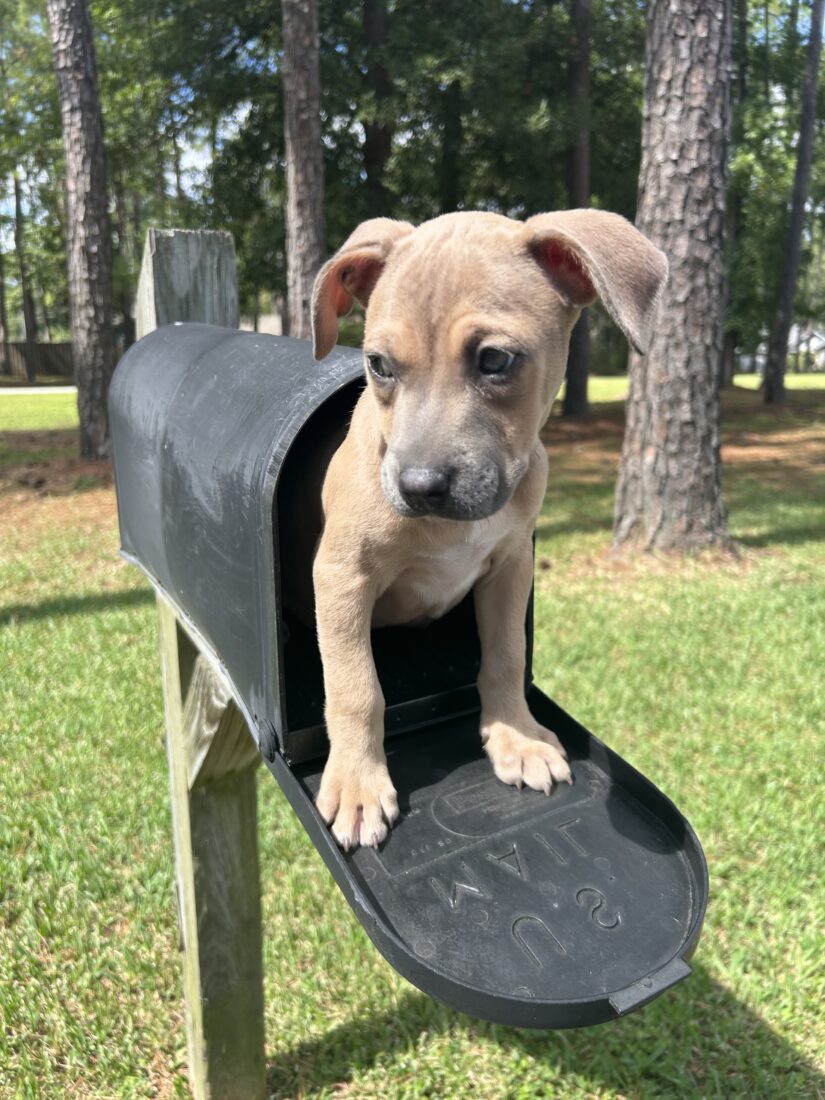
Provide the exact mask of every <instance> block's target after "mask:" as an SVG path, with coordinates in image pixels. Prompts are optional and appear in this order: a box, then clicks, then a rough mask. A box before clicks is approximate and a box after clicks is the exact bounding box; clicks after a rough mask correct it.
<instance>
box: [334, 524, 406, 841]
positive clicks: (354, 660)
mask: <svg viewBox="0 0 825 1100" xmlns="http://www.w3.org/2000/svg"><path fill="white" fill-rule="evenodd" d="M313 581H314V585H315V607H316V618H317V623H318V643H319V646H320V650H321V661H322V663H323V666H324V689H325V692H326V723H327V732H328V734H329V742H330V751H329V759H328V760H327V764H326V767H325V768H324V774H323V776H322V778H321V787H320V790H319V791H318V797H317V799H316V806H317V807H318V812H319V813H320V814H321V816H322V817H323V818H324V820H325V821H326V822H327V824H328V825H330V826H331V829H332V834H333V836H334V837H335V839H336V840H337V841H338V843H339V844H340V845H341V847H342V848H343V849H344V850H345V851H346V850H348V849H349V848H354V847H357V846H358V845H359V844H369V845H372V846H373V847H377V846H378V845H379V844H380V843H381V841H382V840H383V839H384V838H385V837H386V835H387V826H388V824H389V825H391V824H392V823H393V821H394V820H395V819H396V817H397V816H398V799H397V797H396V793H395V789H394V787H393V785H392V781H391V780H390V776H389V772H388V771H387V760H386V757H385V755H384V696H383V694H382V692H381V685H380V684H379V682H378V676H377V674H376V671H375V664H374V663H373V659H372V647H371V644H370V622H371V620H372V611H373V607H374V604H375V591H374V588H373V585H372V584H371V583H370V581H369V579H368V578H366V577H363V576H359V575H357V571H356V570H353V568H352V566H351V564H350V563H346V564H345V563H342V562H341V561H340V560H336V559H335V558H334V557H332V556H330V554H329V553H328V550H327V548H326V547H325V540H324V539H323V538H322V540H321V545H320V546H319V549H318V554H317V556H316V559H315V565H314V568H313Z"/></svg>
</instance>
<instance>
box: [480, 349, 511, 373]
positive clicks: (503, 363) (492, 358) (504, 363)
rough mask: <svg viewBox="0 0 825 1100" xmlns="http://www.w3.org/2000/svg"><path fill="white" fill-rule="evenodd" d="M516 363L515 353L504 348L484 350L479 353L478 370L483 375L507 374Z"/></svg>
mask: <svg viewBox="0 0 825 1100" xmlns="http://www.w3.org/2000/svg"><path fill="white" fill-rule="evenodd" d="M515 361H516V356H515V355H514V354H513V352H511V351H505V350H504V348H482V349H481V351H480V352H479V353H478V369H479V370H480V371H481V373H482V374H489V375H502V374H506V373H507V371H508V370H509V369H510V367H512V365H513V363H514V362H515Z"/></svg>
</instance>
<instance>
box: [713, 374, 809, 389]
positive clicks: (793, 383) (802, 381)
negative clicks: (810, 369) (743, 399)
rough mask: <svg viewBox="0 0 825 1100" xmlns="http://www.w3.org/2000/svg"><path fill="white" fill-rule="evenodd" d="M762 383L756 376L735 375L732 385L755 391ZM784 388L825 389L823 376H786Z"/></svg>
mask: <svg viewBox="0 0 825 1100" xmlns="http://www.w3.org/2000/svg"><path fill="white" fill-rule="evenodd" d="M761 382H762V379H761V377H760V376H759V375H758V374H735V375H734V376H733V384H734V385H735V386H741V387H742V388H743V389H746V390H757V389H759V386H760V384H761ZM785 387H786V389H789V390H822V389H825V374H786V375H785Z"/></svg>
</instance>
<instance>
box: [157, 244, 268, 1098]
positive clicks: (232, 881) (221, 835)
mask: <svg viewBox="0 0 825 1100" xmlns="http://www.w3.org/2000/svg"><path fill="white" fill-rule="evenodd" d="M175 321H204V322H209V323H211V324H216V325H225V326H228V327H232V328H237V327H238V323H239V314H238V286H237V275H236V268H235V250H234V246H233V243H232V238H231V236H230V235H229V234H228V233H211V232H204V231H188V230H187V231H178V230H171V231H169V230H156V229H151V230H149V233H148V235H147V239H146V247H145V250H144V255H143V265H142V268H141V273H140V281H139V284H138V294H137V335H138V338H140V337H141V336H145V335H146V333H148V332H151V331H152V330H153V329H155V328H159V327H160V326H161V325H165V324H171V323H173V322H175ZM158 617H159V622H160V655H161V669H162V673H163V696H164V706H165V714H166V749H167V755H168V759H169V779H170V785H171V795H172V822H173V830H174V836H175V862H176V868H177V892H178V912H179V917H180V927H181V938H182V942H183V958H184V994H185V998H186V1028H187V1039H188V1049H189V1074H190V1080H191V1084H192V1091H193V1093H194V1096H195V1100H259V1098H262V1097H263V1096H264V1095H265V1089H266V1066H265V1061H264V1005H263V961H262V931H261V899H260V881H259V872H258V829H257V809H256V790H255V770H256V768H257V765H258V764H259V762H260V755H259V753H258V750H257V748H256V747H255V743H254V741H253V739H252V737H251V736H250V735H249V732H248V730H247V727H246V724H245V722H244V720H243V718H242V716H241V715H240V713H239V712H238V710H237V709H236V708H235V705H234V703H233V702H232V700H231V699H230V696H229V692H228V691H227V689H226V687H225V685H224V683H223V681H222V678H221V675H220V672H219V670H218V669H216V668H215V667H214V666H213V664H212V663H211V661H210V660H209V659H208V658H207V657H206V656H205V655H204V654H203V653H201V652H200V651H199V648H198V644H197V641H196V640H195V639H193V638H192V636H191V635H190V634H189V633H188V632H187V629H186V627H185V626H184V624H183V623H182V622H181V621H180V619H179V618H178V616H177V614H176V613H175V611H174V610H173V609H172V607H171V606H170V605H169V604H168V603H167V602H166V601H165V600H164V599H163V598H162V597H158Z"/></svg>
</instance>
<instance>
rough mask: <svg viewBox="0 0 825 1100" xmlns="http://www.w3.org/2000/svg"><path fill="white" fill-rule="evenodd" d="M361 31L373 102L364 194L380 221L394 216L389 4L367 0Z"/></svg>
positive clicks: (369, 213) (366, 140) (367, 133)
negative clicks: (389, 172)
mask: <svg viewBox="0 0 825 1100" xmlns="http://www.w3.org/2000/svg"><path fill="white" fill-rule="evenodd" d="M362 28H363V32H364V48H365V51H366V73H365V78H364V79H365V83H366V86H367V90H368V91H369V92H370V94H371V96H372V99H373V103H372V110H371V111H370V113H369V117H365V119H364V146H363V151H362V156H363V162H364V172H365V173H366V179H365V180H364V192H365V195H366V200H367V217H370V218H378V217H387V216H388V215H389V214H390V213H391V203H392V195H391V193H390V190H389V188H388V187H387V181H386V168H387V161H388V160H389V158H390V153H391V152H392V135H393V127H392V126H391V125H390V123H389V122H388V121H387V117H386V113H385V112H386V104H387V100H388V99H389V98H390V96H391V95H392V79H391V77H390V74H389V70H388V69H387V66H386V65H385V64H384V61H383V59H382V55H381V51H382V50H383V48H384V47H385V46H386V43H387V35H388V33H389V16H388V14H387V0H364V10H363V17H362Z"/></svg>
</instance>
